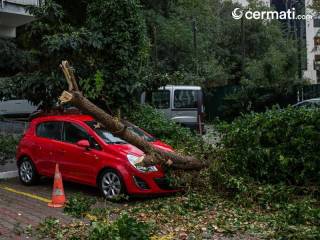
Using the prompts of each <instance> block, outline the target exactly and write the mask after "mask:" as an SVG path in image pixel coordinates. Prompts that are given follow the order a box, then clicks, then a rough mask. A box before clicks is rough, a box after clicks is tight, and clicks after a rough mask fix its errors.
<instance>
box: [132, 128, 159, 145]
mask: <svg viewBox="0 0 320 240" xmlns="http://www.w3.org/2000/svg"><path fill="white" fill-rule="evenodd" d="M128 129H129V130H130V131H131V132H132V133H133V134H135V135H137V136H139V137H141V138H143V139H144V140H145V141H147V142H154V141H156V139H155V138H154V137H152V136H151V135H149V134H147V133H146V132H145V131H143V130H142V129H140V128H138V127H137V126H134V125H132V124H129V126H128Z"/></svg>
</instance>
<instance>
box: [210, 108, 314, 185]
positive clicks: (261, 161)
mask: <svg viewBox="0 0 320 240" xmlns="http://www.w3.org/2000/svg"><path fill="white" fill-rule="evenodd" d="M218 128H219V130H220V131H221V133H222V139H221V146H222V147H223V148H222V149H221V152H220V158H221V160H220V164H218V165H217V164H216V166H214V167H213V168H212V171H213V176H214V178H215V179H216V180H219V178H221V179H222V178H226V177H227V176H229V175H230V176H242V177H249V178H252V179H254V180H257V181H261V182H267V183H279V182H286V183H288V184H306V183H308V182H319V180H320V157H319V156H320V155H319V154H320V109H303V108H300V109H296V108H291V107H290V108H287V109H276V108H274V109H272V110H268V111H266V112H265V113H250V114H247V115H243V116H242V117H240V118H237V119H236V120H235V121H233V122H232V123H223V124H221V125H220V126H219V127H218ZM221 179H220V180H221Z"/></svg>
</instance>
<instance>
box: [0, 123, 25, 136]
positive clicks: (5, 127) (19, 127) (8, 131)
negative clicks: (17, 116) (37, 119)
mask: <svg viewBox="0 0 320 240" xmlns="http://www.w3.org/2000/svg"><path fill="white" fill-rule="evenodd" d="M28 126H29V122H20V121H8V120H5V121H0V135H22V134H24V133H25V131H26V130H27V128H28Z"/></svg>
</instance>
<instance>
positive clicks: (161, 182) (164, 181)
mask: <svg viewBox="0 0 320 240" xmlns="http://www.w3.org/2000/svg"><path fill="white" fill-rule="evenodd" d="M154 181H155V183H156V184H157V185H158V187H159V188H161V189H163V190H172V189H173V187H172V186H171V184H170V180H169V179H168V178H155V179H154Z"/></svg>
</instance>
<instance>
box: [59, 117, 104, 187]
mask: <svg viewBox="0 0 320 240" xmlns="http://www.w3.org/2000/svg"><path fill="white" fill-rule="evenodd" d="M62 135H63V142H60V143H59V147H58V148H57V151H58V152H57V154H56V156H57V158H58V162H59V164H60V170H61V173H62V176H63V177H64V176H65V177H66V178H68V179H70V180H73V181H77V182H83V183H88V184H92V183H95V177H96V176H95V171H94V168H95V165H96V164H97V161H98V160H99V157H98V153H97V151H98V150H97V149H98V148H99V145H98V144H97V143H96V142H95V144H94V147H92V148H90V149H86V148H83V147H80V146H78V145H77V142H78V141H80V140H88V141H89V142H91V143H92V142H93V141H94V139H93V138H92V137H91V136H90V135H89V134H88V132H87V131H86V130H85V129H84V128H83V127H82V126H80V125H79V124H77V123H74V122H67V121H65V122H64V123H63V134H62Z"/></svg>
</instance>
